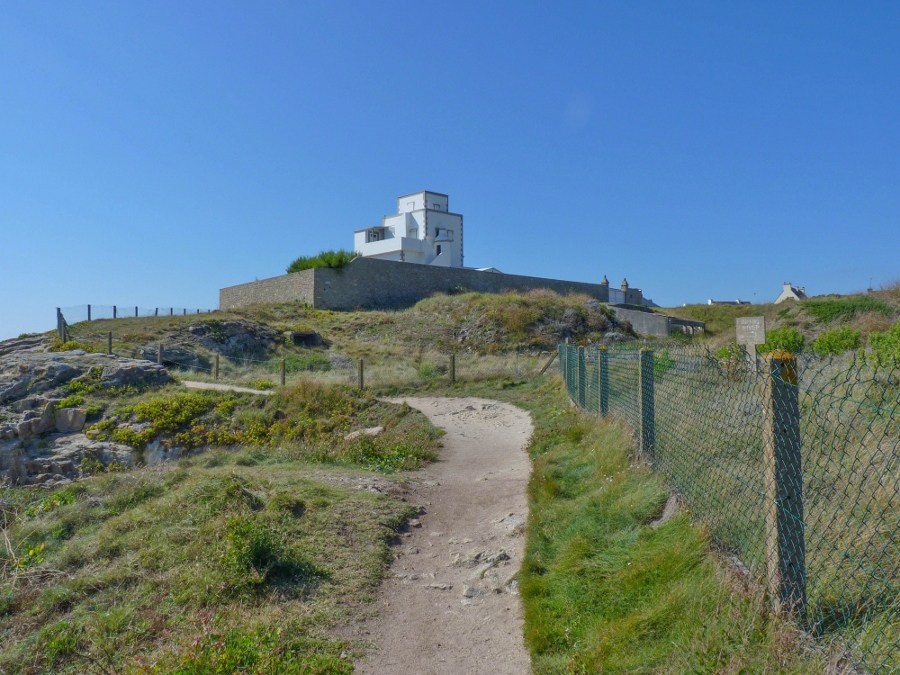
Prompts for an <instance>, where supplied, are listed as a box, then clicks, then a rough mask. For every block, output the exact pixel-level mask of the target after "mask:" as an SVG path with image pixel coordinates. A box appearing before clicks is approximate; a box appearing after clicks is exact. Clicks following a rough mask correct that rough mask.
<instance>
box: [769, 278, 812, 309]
mask: <svg viewBox="0 0 900 675" xmlns="http://www.w3.org/2000/svg"><path fill="white" fill-rule="evenodd" d="M785 300H806V289H805V288H804V287H803V286H800V287H799V288H798V287H797V286H791V282H789V281H785V282H784V284H782V289H781V294H780V295H779V296H778V297H777V298H775V304H776V305H777V304H779V303H782V302H784V301H785Z"/></svg>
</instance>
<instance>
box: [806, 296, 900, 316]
mask: <svg viewBox="0 0 900 675" xmlns="http://www.w3.org/2000/svg"><path fill="white" fill-rule="evenodd" d="M802 306H803V308H804V309H805V310H806V311H807V313H808V314H811V315H812V316H813V317H815V319H816V320H817V321H819V322H820V323H830V322H832V321H834V320H836V319H841V320H842V321H843V320H847V319H852V318H853V317H854V316H856V315H857V314H863V313H864V312H873V313H876V314H890V313H891V307H890V305H888V304H887V303H886V302H884V301H882V300H878V299H876V298H870V297H868V296H865V295H853V296H848V297H835V298H821V299H815V300H804V301H803V302H802Z"/></svg>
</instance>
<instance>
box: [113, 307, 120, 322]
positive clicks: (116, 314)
mask: <svg viewBox="0 0 900 675" xmlns="http://www.w3.org/2000/svg"><path fill="white" fill-rule="evenodd" d="M113 318H114V319H118V318H119V317H118V311H117V308H116V306H115V305H113Z"/></svg>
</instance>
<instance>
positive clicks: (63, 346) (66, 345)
mask: <svg viewBox="0 0 900 675" xmlns="http://www.w3.org/2000/svg"><path fill="white" fill-rule="evenodd" d="M76 349H81V350H83V351H86V352H95V351H97V350H96V349H94V348H93V347H91V346H90V345H88V344H85V343H83V342H78V341H77V340H69V341H68V342H63V341H62V340H60V339H59V338H54V339H53V342H52V343H51V344H50V351H51V352H74V351H75V350H76Z"/></svg>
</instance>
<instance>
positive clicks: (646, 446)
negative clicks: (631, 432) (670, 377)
mask: <svg viewBox="0 0 900 675" xmlns="http://www.w3.org/2000/svg"><path fill="white" fill-rule="evenodd" d="M639 356H640V370H639V373H638V425H639V427H640V428H639V429H638V450H639V451H640V453H641V454H642V455H644V457H646V458H648V459H651V460H652V459H653V458H654V454H655V449H656V411H655V406H654V402H655V401H654V391H653V350H652V349H648V348H647V347H643V348H641V351H640V352H639Z"/></svg>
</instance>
